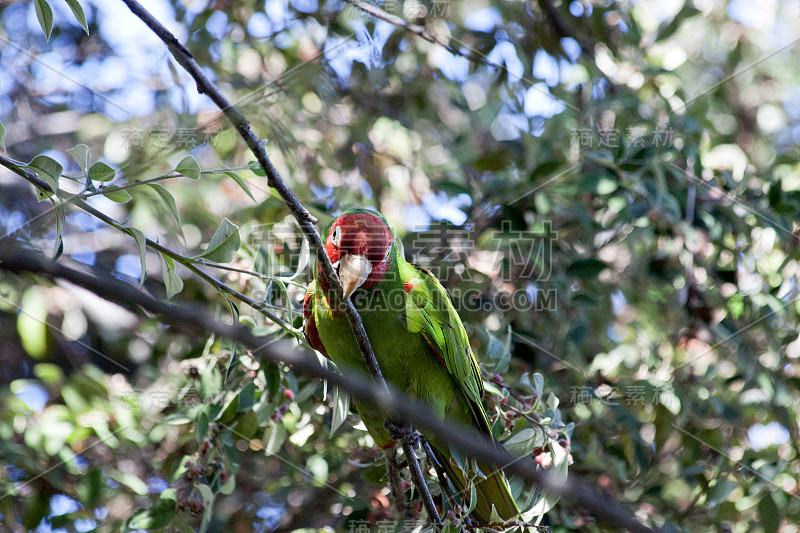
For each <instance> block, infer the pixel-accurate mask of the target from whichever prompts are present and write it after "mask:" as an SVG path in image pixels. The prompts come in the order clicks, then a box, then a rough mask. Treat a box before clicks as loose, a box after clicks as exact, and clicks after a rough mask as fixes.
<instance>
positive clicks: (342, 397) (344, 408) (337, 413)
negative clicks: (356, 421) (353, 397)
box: [331, 387, 350, 437]
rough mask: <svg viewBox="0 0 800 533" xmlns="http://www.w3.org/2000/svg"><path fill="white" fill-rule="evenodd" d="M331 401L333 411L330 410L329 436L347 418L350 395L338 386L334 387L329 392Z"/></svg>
mask: <svg viewBox="0 0 800 533" xmlns="http://www.w3.org/2000/svg"><path fill="white" fill-rule="evenodd" d="M331 396H332V402H333V411H332V412H331V437H333V434H334V433H336V430H337V429H339V426H341V425H342V422H344V421H345V419H346V418H347V415H348V413H349V412H350V395H349V394H347V391H343V390H340V389H339V387H334V388H333V392H332V394H331Z"/></svg>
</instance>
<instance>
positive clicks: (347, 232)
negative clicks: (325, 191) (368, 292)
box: [319, 209, 394, 298]
mask: <svg viewBox="0 0 800 533" xmlns="http://www.w3.org/2000/svg"><path fill="white" fill-rule="evenodd" d="M393 241H394V236H393V234H392V230H391V229H390V228H389V225H388V224H387V223H386V220H385V219H384V218H383V217H382V216H380V215H379V214H377V213H375V212H373V211H367V210H365V209H351V210H348V211H345V212H344V213H342V214H341V215H340V216H339V217H338V218H337V219H336V220H334V221H333V223H332V224H331V225H330V227H329V228H328V232H327V236H326V237H325V253H327V254H328V258H329V259H330V260H331V263H333V267H334V269H335V270H336V273H337V274H338V276H339V280H341V282H342V287H343V288H344V295H345V298H349V297H350V295H352V294H353V293H354V292H355V291H356V289H358V288H365V289H367V288H369V287H371V286H373V285H375V284H376V283H378V282H379V281H381V280H382V279H383V278H384V276H385V275H386V272H387V271H388V270H389V267H390V266H391V262H392V261H391V259H392V258H391V253H390V252H391V250H392V243H393ZM319 278H320V282H321V284H322V285H323V287H322V288H323V289H327V287H325V286H324V279H325V278H324V276H321V275H320V276H319Z"/></svg>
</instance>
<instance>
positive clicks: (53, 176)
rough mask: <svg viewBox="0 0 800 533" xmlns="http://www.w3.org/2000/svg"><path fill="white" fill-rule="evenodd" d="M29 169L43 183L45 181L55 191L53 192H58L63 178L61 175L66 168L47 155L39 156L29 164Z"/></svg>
mask: <svg viewBox="0 0 800 533" xmlns="http://www.w3.org/2000/svg"><path fill="white" fill-rule="evenodd" d="M27 167H28V168H29V169H31V170H33V171H34V172H36V175H37V176H38V177H39V178H40V179H41V180H43V181H45V182H46V183H47V184H48V185H50V187H51V188H52V189H53V192H54V193H55V192H58V180H59V179H60V178H61V173H62V172H63V171H64V167H62V166H61V164H60V163H59V162H58V161H56V160H55V159H53V158H50V157H47V156H46V155H37V156H36V157H34V158H33V161H31V162H30V163H28V165H27Z"/></svg>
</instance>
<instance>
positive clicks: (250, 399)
mask: <svg viewBox="0 0 800 533" xmlns="http://www.w3.org/2000/svg"><path fill="white" fill-rule="evenodd" d="M255 396H256V384H255V383H253V382H252V381H251V382H250V383H248V384H247V385H245V386H244V388H243V389H242V392H240V393H239V406H238V408H237V410H238V411H244V410H245V409H250V408H251V407H253V404H254V403H255Z"/></svg>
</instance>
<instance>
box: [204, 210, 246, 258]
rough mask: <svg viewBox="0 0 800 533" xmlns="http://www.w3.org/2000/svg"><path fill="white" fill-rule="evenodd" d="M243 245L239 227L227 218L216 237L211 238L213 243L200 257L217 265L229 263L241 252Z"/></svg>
mask: <svg viewBox="0 0 800 533" xmlns="http://www.w3.org/2000/svg"><path fill="white" fill-rule="evenodd" d="M241 244H242V241H241V238H240V237H239V227H238V226H237V225H236V224H234V223H233V222H231V221H230V220H228V219H227V218H223V219H222V223H221V224H220V225H219V227H218V228H217V231H216V232H215V233H214V236H213V237H211V242H209V243H208V247H207V248H206V251H205V252H203V253H202V254H201V255H199V256H198V257H203V258H205V259H208V260H209V261H214V262H216V263H228V262H229V261H230V260H231V259H233V256H234V255H236V252H237V251H239V246H240V245H241Z"/></svg>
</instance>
